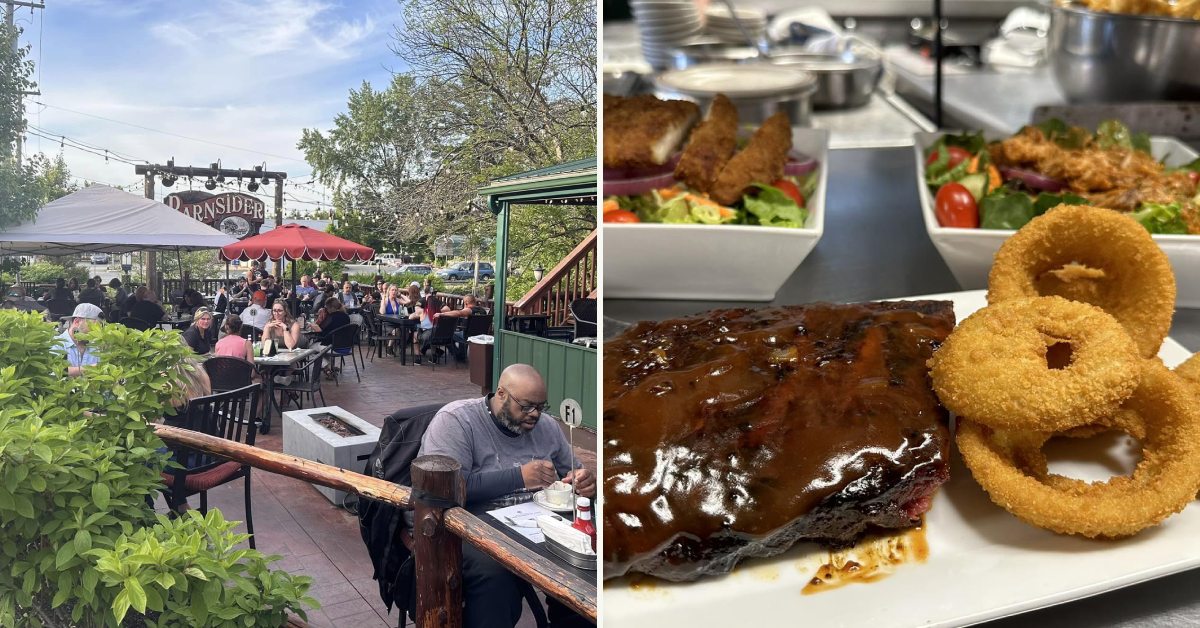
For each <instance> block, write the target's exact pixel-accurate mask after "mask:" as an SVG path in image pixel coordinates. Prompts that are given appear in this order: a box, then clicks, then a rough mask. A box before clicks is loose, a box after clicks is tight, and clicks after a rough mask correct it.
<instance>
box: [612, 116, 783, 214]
mask: <svg viewBox="0 0 1200 628" xmlns="http://www.w3.org/2000/svg"><path fill="white" fill-rule="evenodd" d="M606 143H607V139H606ZM791 149H792V123H791V121H790V120H789V119H788V117H787V114H786V113H783V112H782V111H780V112H777V113H775V114H774V115H772V116H771V117H770V118H767V121H766V122H764V123H763V125H762V126H761V127H759V128H758V130H757V131H755V132H754V135H753V136H752V137H751V138H750V143H749V144H746V147H745V148H743V149H742V151H741V152H739V153H738V154H736V155H734V156H733V158H732V159H730V160H729V162H728V163H726V164H725V167H724V168H722V169H721V173H720V174H719V175H717V179H716V181H715V182H714V184H713V189H712V192H711V194H710V196H712V199H713V200H714V201H716V202H718V203H721V204H722V205H732V204H734V203H736V202H738V201H739V200H741V198H742V195H744V194H745V193H746V189H747V188H749V187H750V185H751V184H752V183H767V184H770V183H773V182H775V181H776V180H777V179H779V177H782V176H783V166H784V164H786V163H787V154H788V151H790V150H791Z"/></svg>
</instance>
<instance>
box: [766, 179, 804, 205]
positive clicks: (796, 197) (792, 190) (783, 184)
mask: <svg viewBox="0 0 1200 628" xmlns="http://www.w3.org/2000/svg"><path fill="white" fill-rule="evenodd" d="M771 185H772V186H773V187H777V188H779V189H780V190H782V191H783V193H784V194H787V195H788V196H789V197H791V199H792V200H793V201H796V205H798V206H800V207H804V195H803V194H801V193H800V188H798V187H796V184H795V183H792V182H791V181H788V180H787V179H780V180H778V181H776V182H774V183H772V184H771Z"/></svg>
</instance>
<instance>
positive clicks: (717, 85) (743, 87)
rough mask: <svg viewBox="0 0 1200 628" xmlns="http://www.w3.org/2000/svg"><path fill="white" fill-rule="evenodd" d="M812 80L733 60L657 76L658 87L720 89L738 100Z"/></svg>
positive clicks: (698, 90)
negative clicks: (736, 62) (734, 62)
mask: <svg viewBox="0 0 1200 628" xmlns="http://www.w3.org/2000/svg"><path fill="white" fill-rule="evenodd" d="M812 83H813V78H812V76H810V75H808V74H806V73H804V72H796V71H795V70H791V69H788V68H786V67H783V66H777V65H737V64H732V63H721V64H713V65H697V66H693V67H690V68H685V69H683V70H672V71H670V72H663V73H662V74H660V75H659V76H658V78H657V79H655V84H656V85H657V86H658V87H660V88H664V89H668V90H671V91H673V92H677V93H680V94H700V95H704V96H709V95H711V94H715V93H718V92H720V93H724V94H725V95H726V96H729V97H730V98H732V99H735V100H736V99H739V98H754V97H757V96H766V95H772V94H782V93H791V92H800V91H803V90H804V89H806V88H808V87H809V86H810V85H812Z"/></svg>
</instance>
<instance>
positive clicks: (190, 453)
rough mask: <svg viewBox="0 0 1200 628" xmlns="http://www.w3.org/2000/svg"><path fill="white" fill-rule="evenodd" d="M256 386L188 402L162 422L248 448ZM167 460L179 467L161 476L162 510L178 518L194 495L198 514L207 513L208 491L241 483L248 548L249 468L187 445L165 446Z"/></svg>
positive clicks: (170, 467)
mask: <svg viewBox="0 0 1200 628" xmlns="http://www.w3.org/2000/svg"><path fill="white" fill-rule="evenodd" d="M259 393H260V386H259V385H258V384H252V385H250V386H245V387H243V388H239V389H237V390H231V391H228V392H223V393H217V394H215V395H209V396H207V397H197V398H195V399H192V400H191V401H190V402H189V403H188V405H187V408H186V409H185V410H184V411H183V412H182V414H180V415H178V416H176V417H174V418H168V419H167V420H166V421H165V423H166V424H167V425H170V426H172V427H180V428H183V429H188V430H193V431H196V432H200V433H202V434H208V435H209V436H216V437H218V438H225V439H228V440H231V441H235V442H239V443H244V444H246V445H250V446H253V445H254V437H255V435H256V434H257V433H258V428H259V425H260V424H261V423H260V420H259V416H258V409H259V408H258V402H259ZM168 447H169V448H170V449H171V454H172V456H171V457H172V459H173V460H174V461H176V462H177V463H178V464H179V465H180V466H177V467H176V466H173V465H168V468H167V469H166V470H164V471H163V473H162V477H163V482H164V483H165V484H166V490H165V491H164V495H165V496H166V498H167V505H168V506H169V507H170V508H171V510H172V511H173V512H178V510H179V507H180V506H181V505H183V504H184V503H185V502H186V501H187V498H188V497H191V496H192V495H195V494H197V493H199V494H200V512H201V513H207V512H208V491H209V490H211V489H213V488H215V487H217V486H220V485H222V484H225V483H227V482H231V481H233V480H236V479H237V478H243V479H244V481H245V487H246V531H247V532H248V533H249V534H250V547H251V549H253V548H254V516H253V512H252V510H251V499H250V469H251V467H250V465H249V464H243V463H240V462H234V461H232V460H228V459H226V458H222V457H220V456H217V455H216V454H210V453H208V452H204V451H200V450H198V449H193V448H191V447H188V446H187V445H181V444H178V443H168Z"/></svg>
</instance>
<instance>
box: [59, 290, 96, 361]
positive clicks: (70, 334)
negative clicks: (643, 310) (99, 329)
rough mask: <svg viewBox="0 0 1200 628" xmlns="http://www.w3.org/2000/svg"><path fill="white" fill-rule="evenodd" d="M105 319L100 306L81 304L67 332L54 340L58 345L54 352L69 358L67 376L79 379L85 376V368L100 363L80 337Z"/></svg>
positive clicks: (73, 315)
mask: <svg viewBox="0 0 1200 628" xmlns="http://www.w3.org/2000/svg"><path fill="white" fill-rule="evenodd" d="M103 318H104V312H103V311H102V310H101V309H100V308H99V307H98V306H96V305H92V304H91V303H80V304H79V305H76V306H75V311H74V312H72V313H71V322H70V324H69V325H68V326H67V329H66V331H64V332H63V333H61V334H59V335H58V336H56V337H55V338H54V341H55V343H57V344H56V345H55V347H54V350H55V351H57V352H59V353H61V354H63V356H64V357H66V358H67V375H69V376H71V377H78V376H80V375H83V370H84V368H86V367H89V366H95V365H97V364H99V363H100V358H99V357H97V356H96V354H95V353H92V352H91V351H90V350H89V349H88V343H87V341H86V340H84V339H82V338H79V337H78V336H79V334H83V333H86V332H87V330H88V328H89V327H90V326H91V325H94V324H96V323H97V322H99V321H101V320H103Z"/></svg>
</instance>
